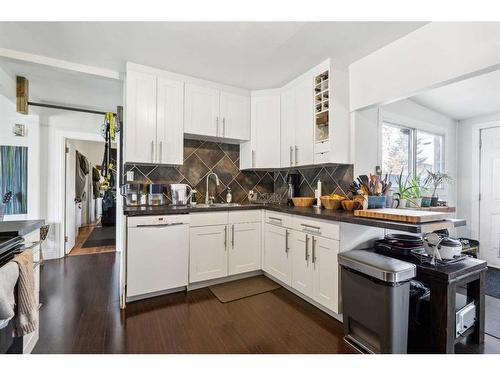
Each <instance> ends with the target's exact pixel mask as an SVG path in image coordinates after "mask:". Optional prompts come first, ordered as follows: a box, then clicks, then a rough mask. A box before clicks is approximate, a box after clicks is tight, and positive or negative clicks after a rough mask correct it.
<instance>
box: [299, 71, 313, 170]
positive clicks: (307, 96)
mask: <svg viewBox="0 0 500 375" xmlns="http://www.w3.org/2000/svg"><path fill="white" fill-rule="evenodd" d="M294 91H295V165H297V166H300V165H311V164H313V163H314V101H313V79H312V76H309V75H306V76H305V77H304V78H302V79H301V80H300V82H298V84H297V86H295V88H294Z"/></svg>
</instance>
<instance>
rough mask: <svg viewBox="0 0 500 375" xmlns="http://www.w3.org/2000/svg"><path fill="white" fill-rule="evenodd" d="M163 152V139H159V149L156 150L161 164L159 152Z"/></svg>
mask: <svg viewBox="0 0 500 375" xmlns="http://www.w3.org/2000/svg"><path fill="white" fill-rule="evenodd" d="M162 153H163V141H160V147H159V150H158V154H160V157H159V163H160V164H161V156H162V155H161V154H162Z"/></svg>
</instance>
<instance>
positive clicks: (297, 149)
mask: <svg viewBox="0 0 500 375" xmlns="http://www.w3.org/2000/svg"><path fill="white" fill-rule="evenodd" d="M298 154H299V148H298V147H297V146H295V165H297V163H298V162H299V157H298Z"/></svg>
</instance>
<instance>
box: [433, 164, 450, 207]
mask: <svg viewBox="0 0 500 375" xmlns="http://www.w3.org/2000/svg"><path fill="white" fill-rule="evenodd" d="M427 179H428V183H429V185H430V186H432V198H431V207H436V206H437V205H438V200H439V197H438V196H437V194H436V190H437V189H438V188H439V187H440V186H441V185H442V184H443V183H445V182H450V183H451V182H452V181H453V179H452V178H451V176H450V175H448V174H447V173H444V172H432V171H429V170H427Z"/></svg>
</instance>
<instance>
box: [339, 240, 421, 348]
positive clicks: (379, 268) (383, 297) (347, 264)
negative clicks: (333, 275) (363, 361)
mask: <svg viewBox="0 0 500 375" xmlns="http://www.w3.org/2000/svg"><path fill="white" fill-rule="evenodd" d="M338 258H339V264H340V265H341V267H342V268H341V284H342V305H343V320H344V334H345V339H346V341H348V342H350V343H351V344H352V345H354V346H356V347H358V348H359V349H360V350H362V351H364V352H367V353H406V351H407V341H408V313H409V300H410V280H411V279H412V278H414V277H415V276H416V266H415V265H414V264H411V263H408V262H404V261H401V260H398V259H394V258H391V257H387V256H385V255H381V254H377V253H375V252H373V251H370V250H352V251H347V252H345V253H340V254H339V256H338Z"/></svg>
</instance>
